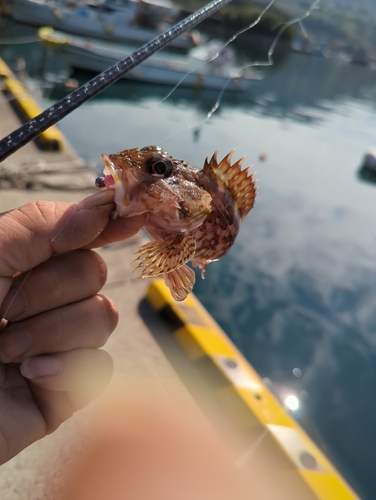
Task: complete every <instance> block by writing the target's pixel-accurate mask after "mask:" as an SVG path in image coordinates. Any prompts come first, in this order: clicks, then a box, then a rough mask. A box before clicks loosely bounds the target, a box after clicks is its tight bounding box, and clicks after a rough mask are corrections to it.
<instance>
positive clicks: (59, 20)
mask: <svg viewBox="0 0 376 500" xmlns="http://www.w3.org/2000/svg"><path fill="white" fill-rule="evenodd" d="M10 15H11V17H12V18H13V19H14V20H15V21H17V22H20V23H26V24H32V25H34V26H51V27H52V28H55V29H58V30H61V31H66V32H68V33H73V34H76V35H79V36H84V37H92V38H99V39H101V40H108V41H112V42H114V41H115V42H122V41H123V42H124V41H125V42H132V43H137V44H144V43H147V42H148V41H150V40H152V39H153V38H155V37H156V36H158V33H156V32H155V31H153V30H149V29H145V28H139V27H137V26H132V24H131V22H132V14H131V12H129V16H127V15H126V14H125V13H124V14H121V15H119V16H116V15H113V14H111V15H110V14H109V15H106V14H101V15H98V14H97V13H96V12H93V13H91V12H90V10H88V8H85V9H69V8H67V7H53V6H52V5H46V4H45V3H44V1H43V0H41V1H38V0H12V2H11V4H10ZM171 46H172V47H175V48H179V49H184V50H188V49H189V48H190V47H192V42H191V40H189V39H185V38H177V39H176V40H174V41H173V42H172V43H171Z"/></svg>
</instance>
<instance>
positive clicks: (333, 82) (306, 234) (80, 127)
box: [0, 31, 376, 500]
mask: <svg viewBox="0 0 376 500" xmlns="http://www.w3.org/2000/svg"><path fill="white" fill-rule="evenodd" d="M22 33H25V31H22ZM34 33H35V31H34ZM0 56H2V57H4V59H6V60H7V61H8V62H9V63H10V64H11V65H13V67H15V66H16V61H17V58H20V57H23V58H24V59H25V60H26V62H27V65H26V70H28V69H29V70H30V73H31V75H32V76H33V80H32V82H33V88H34V90H36V91H37V96H38V98H39V99H40V101H41V103H42V104H43V105H44V106H47V105H50V104H51V103H52V102H54V101H55V100H57V99H59V98H60V97H62V95H64V93H66V91H65V90H64V89H63V88H62V86H59V85H57V84H56V82H57V80H58V70H57V69H56V67H52V66H51V65H50V63H49V62H48V61H49V60H48V57H47V56H46V54H45V53H44V51H43V50H41V49H40V47H39V46H38V44H29V45H17V46H15V45H3V46H2V47H1V53H0ZM265 58H266V53H265ZM265 58H264V59H265ZM55 63H56V60H55ZM263 74H264V79H263V80H262V81H261V82H259V83H257V84H255V85H254V86H253V87H252V88H251V89H250V90H249V91H248V92H246V93H228V94H226V93H225V95H224V98H223V101H222V103H221V106H220V108H219V110H218V111H217V112H216V113H215V114H214V115H213V116H212V118H211V119H210V120H209V121H208V122H207V123H206V124H204V125H201V126H200V123H202V122H203V121H204V120H205V118H206V114H207V112H208V111H209V110H210V108H211V107H212V106H213V104H214V103H215V101H216V98H217V94H216V93H215V92H214V93H213V92H203V91H199V90H181V89H178V90H177V91H176V92H175V93H174V94H173V95H172V96H171V97H170V98H169V99H167V100H165V101H163V102H161V101H162V99H163V96H165V95H166V94H167V93H168V91H169V90H170V89H169V88H163V87H157V86H153V85H142V84H137V83H130V82H125V81H122V82H119V83H117V84H115V85H113V86H112V87H111V88H110V89H108V90H107V91H105V92H103V93H102V94H101V95H99V96H98V97H97V98H95V99H93V100H92V101H89V102H88V103H86V104H85V105H83V106H82V107H81V108H79V109H78V110H76V111H74V112H73V113H72V114H71V115H69V116H68V117H66V118H64V119H63V120H62V121H61V122H60V125H59V126H60V127H61V130H62V131H63V133H64V134H65V135H66V136H67V138H68V139H69V140H70V142H71V143H72V145H73V146H74V147H75V149H76V150H77V151H78V152H79V153H80V155H82V156H83V157H84V158H85V159H86V160H88V161H94V162H95V163H98V164H99V155H100V154H101V153H112V152H116V151H119V150H121V149H126V148H130V147H142V146H146V145H149V144H158V145H160V146H162V147H163V148H165V149H166V150H167V151H168V152H169V153H170V154H171V155H173V156H175V157H178V158H184V159H185V160H187V161H189V162H190V163H192V164H194V165H196V166H201V165H202V164H203V160H204V158H205V156H207V155H212V153H213V152H214V151H215V150H216V149H217V148H220V150H219V157H221V156H224V155H225V154H226V153H228V152H229V151H230V150H232V149H234V148H237V150H236V153H235V155H234V158H235V159H237V158H239V157H240V156H244V155H246V156H247V160H246V162H247V163H248V164H254V170H255V171H257V178H258V184H259V194H258V197H257V202H256V205H255V208H254V209H253V210H252V211H251V213H250V214H249V215H248V216H247V218H246V219H245V221H244V223H243V225H242V228H241V232H240V234H239V237H238V239H237V241H236V243H235V244H234V246H233V248H232V249H231V251H230V252H229V254H228V255H227V256H226V257H224V258H223V259H221V260H220V261H219V262H217V263H213V264H211V265H210V266H209V267H208V270H207V274H206V280H205V281H201V280H200V279H199V278H198V280H197V284H196V286H195V293H196V295H197V296H198V298H199V299H200V300H201V301H202V303H203V304H204V305H205V306H206V307H207V309H208V310H209V311H210V313H211V314H212V315H213V316H214V318H215V319H216V320H217V321H218V322H219V323H220V324H221V326H222V327H223V328H224V330H225V331H226V332H227V333H228V335H229V336H230V337H231V338H232V340H233V341H234V342H235V344H236V345H237V346H238V347H239V348H240V350H241V351H242V352H243V354H244V355H245V356H246V357H247V358H248V360H249V361H250V362H251V364H252V365H253V366H254V367H255V368H256V369H257V371H258V372H259V373H260V375H261V376H262V377H263V378H264V379H265V382H266V383H267V384H268V385H269V387H270V388H271V389H272V390H273V391H274V393H275V394H276V395H277V397H278V398H279V399H280V400H281V401H284V400H285V398H286V396H287V395H289V394H294V395H295V396H296V397H297V398H298V400H299V403H300V405H299V408H298V410H297V411H296V412H294V417H295V418H296V419H297V420H298V421H299V422H300V423H301V425H302V426H303V427H304V428H305V429H306V430H307V431H308V433H309V434H310V435H311V436H312V437H313V438H314V439H315V440H316V441H317V442H318V444H319V446H320V447H322V448H323V450H324V452H325V453H327V454H328V456H329V457H330V458H331V459H332V461H333V462H334V464H335V465H336V466H337V467H338V469H339V470H340V472H341V473H342V474H343V475H344V477H345V478H346V479H347V480H348V481H349V483H350V484H351V485H352V486H353V487H354V488H355V489H356V491H357V492H358V493H359V494H360V496H361V497H362V498H364V499H370V500H371V499H374V491H375V489H376V480H375V478H374V464H375V463H376V431H375V422H376V402H375V394H376V184H375V183H374V182H375V179H373V178H372V177H371V178H369V176H367V175H365V173H364V171H363V170H362V169H361V165H362V160H363V156H364V154H365V152H366V150H367V149H368V148H369V147H376V128H375V123H376V72H375V71H373V70H372V69H370V68H366V67H362V66H357V65H352V64H345V63H341V62H338V61H334V60H327V59H324V58H319V57H310V56H303V55H300V54H294V53H288V54H285V55H284V56H283V57H281V58H280V59H279V61H278V64H277V65H276V66H274V67H271V68H264V69H263ZM75 77H76V78H78V79H79V81H80V82H83V81H85V79H88V78H89V76H87V75H84V74H82V73H80V74H76V75H75ZM46 78H47V80H46ZM72 182H74V180H72ZM83 195H84V193H83Z"/></svg>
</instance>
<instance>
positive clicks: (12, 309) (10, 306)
mask: <svg viewBox="0 0 376 500" xmlns="http://www.w3.org/2000/svg"><path fill="white" fill-rule="evenodd" d="M26 308H27V302H26V297H25V295H24V293H23V291H22V289H21V288H16V287H11V288H10V290H9V292H8V293H7V296H6V297H5V299H4V301H3V303H2V304H1V309H0V313H1V315H2V316H4V318H7V319H15V318H17V316H19V315H20V314H22V313H23V312H25V311H26Z"/></svg>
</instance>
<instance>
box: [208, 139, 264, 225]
mask: <svg viewBox="0 0 376 500" xmlns="http://www.w3.org/2000/svg"><path fill="white" fill-rule="evenodd" d="M234 152H235V149H233V150H232V151H230V153H229V154H228V155H226V156H225V157H224V158H223V160H222V161H220V162H219V163H218V160H217V154H218V149H217V151H216V152H215V153H214V154H213V156H212V157H211V159H210V161H209V162H208V158H207V157H206V159H205V163H204V169H203V170H204V172H205V173H206V174H207V175H210V176H212V177H214V178H216V179H217V181H219V182H220V183H223V184H224V186H225V187H226V188H227V189H228V190H229V191H230V193H231V196H232V198H233V199H234V201H235V203H236V205H237V207H238V210H239V213H240V218H241V219H244V217H245V216H246V215H247V213H248V212H249V211H250V210H251V209H252V207H253V205H254V204H255V198H256V192H257V189H256V182H255V180H254V179H253V176H254V174H251V175H248V174H249V170H250V169H251V167H247V168H245V169H244V170H242V163H243V160H244V158H245V157H244V156H243V158H240V160H238V161H236V162H235V163H234V164H233V165H231V157H232V155H233V154H234Z"/></svg>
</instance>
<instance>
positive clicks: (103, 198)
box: [77, 189, 115, 210]
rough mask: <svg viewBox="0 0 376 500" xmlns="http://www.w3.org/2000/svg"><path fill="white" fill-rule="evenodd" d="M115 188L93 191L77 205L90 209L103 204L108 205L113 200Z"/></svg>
mask: <svg viewBox="0 0 376 500" xmlns="http://www.w3.org/2000/svg"><path fill="white" fill-rule="evenodd" d="M114 195H115V190H114V189H106V190H105V191H100V192H99V193H95V194H93V195H92V196H89V197H88V198H85V199H84V200H81V201H80V202H78V203H77V207H78V208H79V209H81V210H82V209H86V210H88V209H90V208H96V207H101V206H103V205H109V204H110V203H113V201H114Z"/></svg>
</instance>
